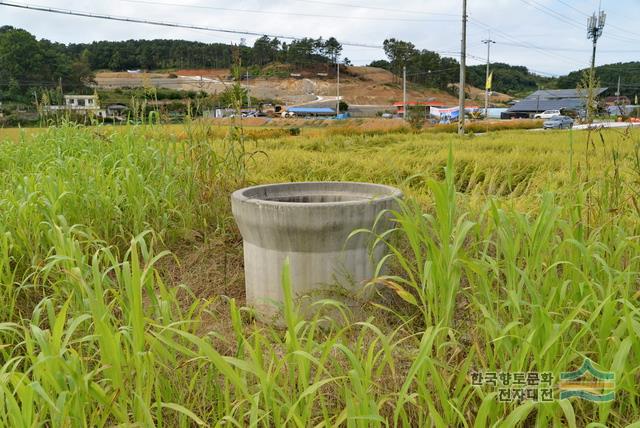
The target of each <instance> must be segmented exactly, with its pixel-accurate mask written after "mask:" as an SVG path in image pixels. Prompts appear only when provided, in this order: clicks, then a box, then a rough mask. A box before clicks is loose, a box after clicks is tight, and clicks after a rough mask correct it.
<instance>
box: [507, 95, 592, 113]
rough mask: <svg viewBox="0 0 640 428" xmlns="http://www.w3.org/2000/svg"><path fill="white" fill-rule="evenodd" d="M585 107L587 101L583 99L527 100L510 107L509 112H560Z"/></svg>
mask: <svg viewBox="0 0 640 428" xmlns="http://www.w3.org/2000/svg"><path fill="white" fill-rule="evenodd" d="M584 106H585V100H583V99H581V98H563V99H553V100H543V99H540V101H538V99H537V98H536V99H529V98H527V99H525V100H522V101H519V102H517V103H516V104H515V105H513V106H511V107H509V110H508V111H509V112H532V113H533V112H539V111H545V110H560V109H563V108H564V109H569V110H575V109H581V108H584Z"/></svg>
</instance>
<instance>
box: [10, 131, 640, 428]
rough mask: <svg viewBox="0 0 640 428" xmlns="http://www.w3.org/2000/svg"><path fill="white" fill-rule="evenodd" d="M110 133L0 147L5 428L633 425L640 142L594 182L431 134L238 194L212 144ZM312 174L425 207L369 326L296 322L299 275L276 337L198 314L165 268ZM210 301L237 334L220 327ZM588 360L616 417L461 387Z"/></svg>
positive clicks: (541, 156)
mask: <svg viewBox="0 0 640 428" xmlns="http://www.w3.org/2000/svg"><path fill="white" fill-rule="evenodd" d="M108 129H109V128H97V129H96V128H94V129H92V128H76V127H70V126H65V127H61V128H55V129H51V130H49V131H48V132H46V133H44V134H42V135H39V136H36V137H34V138H33V139H27V140H25V141H22V142H21V143H20V144H13V143H5V144H2V145H0V183H2V187H1V189H2V190H1V191H0V297H1V298H2V305H1V306H0V315H1V318H0V340H1V343H2V345H1V346H0V426H8V427H33V426H50V427H63V426H64V427H66V426H90V427H107V426H168V427H191V426H221V425H226V426H264V427H271V426H300V427H301V426H305V427H306V426H317V427H323V426H347V427H370V426H380V427H382V426H437V427H448V426H479V427H480V426H505V427H511V426H540V427H543V426H564V425H567V426H586V425H588V424H591V426H602V425H605V426H627V425H631V424H632V423H634V422H636V421H637V420H638V419H639V418H640V397H639V395H638V394H639V392H638V388H637V382H638V379H639V376H640V372H639V367H640V340H639V339H640V309H639V305H638V299H639V297H640V296H639V295H638V284H639V283H638V278H639V272H640V256H639V255H640V241H639V240H638V236H639V234H640V227H639V226H638V224H639V223H638V209H637V198H638V193H637V188H636V186H635V184H636V182H637V179H638V177H639V176H640V168H638V165H640V162H639V161H638V159H639V157H638V155H637V153H638V151H637V150H638V149H637V145H636V144H637V143H635V142H634V141H633V139H634V138H636V137H637V136H636V135H635V134H629V135H627V136H624V137H620V138H619V136H617V134H616V135H614V134H608V135H607V138H608V139H609V141H611V143H610V144H608V145H603V146H602V147H601V148H599V149H597V150H596V151H594V152H593V153H594V154H593V156H598V159H599V160H600V161H599V162H593V163H592V165H597V166H598V167H597V168H596V167H594V168H593V169H592V170H591V171H590V175H589V181H586V180H585V179H584V171H583V170H582V169H581V165H579V164H578V163H579V161H576V165H575V168H574V169H573V170H572V171H569V170H567V167H566V165H567V164H568V159H569V157H568V153H569V152H568V147H565V148H562V149H558V148H557V147H556V145H557V144H558V143H557V141H549V142H540V144H538V143H536V142H533V141H526V140H528V139H530V138H532V137H530V136H529V135H525V134H518V133H507V134H505V135H506V136H507V137H506V138H513V139H521V140H522V141H521V145H517V144H515V143H509V142H507V141H505V139H504V138H503V139H502V140H500V139H499V137H491V139H488V140H487V141H481V140H473V139H471V140H463V141H460V142H457V143H455V144H453V145H452V146H451V147H452V150H451V151H450V149H449V146H450V145H449V142H450V141H451V140H449V138H450V137H442V138H440V137H439V136H437V137H433V138H434V139H432V140H427V139H425V137H424V136H415V135H410V136H409V135H404V134H394V135H393V136H389V135H379V136H368V137H366V136H356V137H349V136H333V137H332V138H331V139H330V140H329V141H325V140H324V139H322V140H321V141H318V140H316V139H313V138H312V139H308V137H300V138H299V139H294V138H289V137H287V138H286V139H284V140H282V141H275V140H264V141H260V142H256V143H255V144H256V146H254V147H255V149H256V150H264V151H265V153H266V156H265V157H259V158H256V160H255V163H252V162H249V163H247V164H246V165H247V168H248V170H247V175H248V176H247V177H245V175H244V172H243V171H239V172H237V171H236V172H234V169H233V166H231V165H230V161H229V160H228V158H227V157H226V155H225V154H226V153H228V151H227V150H228V146H226V145H225V144H228V141H227V142H225V141H224V140H222V139H219V138H217V137H213V136H211V135H210V134H209V135H208V136H207V132H208V131H207V129H199V128H197V127H193V128H191V129H187V130H186V131H185V136H184V137H183V138H179V137H178V136H175V135H171V134H170V133H166V132H163V128H158V127H122V128H118V129H117V131H116V130H114V131H108ZM554 135H555V134H554ZM550 138H552V139H553V138H558V137H556V136H552V137H550ZM614 142H615V144H616V149H615V150H611V147H612V144H613V143H614ZM320 144H323V145H320ZM534 144H538V145H537V146H535V145H534ZM316 145H317V146H316ZM463 145H464V147H463ZM367 148H368V150H366V149H367ZM251 150H253V147H252V148H251ZM536 150H537V151H536ZM576 150H579V148H577V149H576ZM499 151H502V152H504V154H503V158H498V157H496V153H497V152H499ZM391 152H393V153H396V154H398V156H399V157H400V159H401V160H400V161H393V160H392V159H391V157H390V156H389V153H391ZM365 155H366V157H362V156H365ZM564 155H567V156H566V157H563V156H564ZM492 156H493V158H492ZM527 159H528V162H526V160H527ZM562 159H565V160H566V163H565V164H564V167H563V165H562ZM575 159H581V158H580V157H579V156H576V158H575ZM608 159H615V162H614V161H613V160H611V161H608ZM513 160H518V162H516V163H514V164H513V165H514V166H512V167H511V168H510V169H508V168H507V166H506V165H507V164H506V162H510V161H513ZM285 161H286V162H285ZM403 161H406V162H408V165H407V166H406V168H407V170H406V171H405V172H403V173H402V174H400V175H394V174H393V173H392V172H391V169H392V168H393V167H394V166H396V165H400V163H395V162H403ZM325 162H326V163H327V164H325ZM331 162H333V165H329V164H330V163H331ZM385 162H386V163H388V164H390V165H387V166H385ZM492 162H493V165H492ZM502 162H505V163H502ZM367 163H371V164H372V165H369V166H368V167H367ZM265 165H270V166H271V167H272V169H271V170H266V169H265ZM527 165H528V168H529V169H528V170H526V171H525V172H524V173H523V172H522V171H518V170H516V169H517V168H518V167H520V166H524V167H527ZM301 167H305V168H304V169H303V168H301ZM360 167H362V168H360ZM425 171H426V172H425ZM416 173H423V174H422V175H421V176H416ZM518 174H524V178H522V177H520V178H516V177H518ZM299 177H309V178H319V179H324V178H328V177H332V178H333V177H337V178H360V179H368V180H373V181H381V182H387V183H393V184H398V183H400V184H401V185H402V186H403V187H404V189H405V190H407V191H408V193H409V194H410V195H413V197H411V198H410V199H409V200H408V201H406V202H405V203H403V204H402V205H401V208H400V209H399V210H398V211H397V212H394V213H392V216H393V219H394V224H395V228H394V229H393V230H392V231H390V232H389V233H388V234H385V235H384V236H379V237H378V239H380V240H381V241H382V242H384V244H385V245H387V246H388V249H389V254H390V256H389V257H388V258H386V259H385V260H384V265H385V266H386V267H387V268H388V269H387V272H389V273H388V274H386V275H385V276H378V277H377V278H376V279H375V281H376V282H378V283H380V284H383V287H384V288H383V289H382V290H381V292H380V296H379V297H377V298H376V300H375V301H374V302H373V305H372V306H371V307H369V308H368V309H367V311H366V314H367V316H366V318H365V319H364V320H360V321H355V318H354V317H351V315H350V313H349V309H348V308H346V307H343V306H342V305H341V304H340V303H338V302H334V301H324V302H319V303H318V305H324V306H332V307H334V308H336V309H337V313H342V314H344V320H340V322H337V321H336V320H331V319H322V320H321V319H319V317H320V316H321V315H320V314H321V313H322V311H318V315H317V316H316V318H315V319H311V320H306V319H304V318H302V317H301V315H300V314H299V313H298V311H297V307H296V305H295V304H294V300H293V296H292V295H291V284H290V282H289V276H288V269H287V268H285V270H284V272H283V281H282V283H283V287H284V291H285V296H286V299H285V302H284V306H283V317H284V320H285V323H284V324H285V325H286V328H285V329H283V330H278V329H274V328H271V327H269V326H265V325H261V324H259V323H256V322H255V321H254V320H253V317H252V314H251V311H250V310H249V309H247V308H244V307H242V302H241V301H239V300H236V299H231V298H227V297H224V296H217V297H215V298H213V299H212V300H203V299H200V298H198V296H195V295H193V294H192V292H191V291H190V290H189V287H188V284H176V283H174V282H173V281H172V279H171V277H169V276H167V275H165V272H164V271H163V270H162V269H161V268H160V266H159V263H160V261H161V260H162V259H163V258H166V257H171V256H170V255H169V253H168V252H167V251H166V250H167V249H171V248H172V247H173V246H174V245H177V244H179V243H180V241H181V240H182V239H184V237H185V235H187V236H191V235H192V234H193V232H194V231H195V232H198V234H199V235H200V236H203V238H202V239H206V238H207V236H212V237H217V236H221V235H224V236H227V235H234V234H235V232H234V229H233V228H232V226H231V225H230V219H229V211H228V205H227V203H228V202H227V198H228V192H229V191H230V190H231V189H233V188H235V187H237V186H240V185H242V183H243V182H244V180H246V179H249V180H251V179H253V180H256V181H264V180H272V179H273V180H277V181H283V180H287V179H289V178H299ZM509 180H511V182H509ZM518 180H524V181H518ZM505 182H507V183H508V184H503V183H505ZM522 182H526V185H522V184H520V183H522ZM403 183H404V184H403ZM509 186H510V187H509ZM505 189H507V190H508V191H507V190H505ZM588 196H589V197H588ZM588 200H590V201H591V202H590V203H587V201H588ZM587 212H589V224H588V225H587V224H586V219H587ZM587 226H588V231H587ZM150 231H153V232H150ZM587 232H588V233H587ZM189 239H190V238H189ZM196 245H198V243H196ZM220 305H222V307H224V308H225V309H224V311H225V312H224V313H225V316H226V318H227V319H226V320H223V322H222V324H223V325H224V326H225V328H212V327H211V324H210V323H209V322H208V320H210V319H211V318H214V317H217V318H219V317H220V315H219V314H220V312H219V310H220ZM214 306H215V312H214ZM332 312H336V311H335V310H334V311H332ZM216 325H218V326H219V325H221V323H217V324H216ZM584 357H589V358H591V359H592V360H593V361H594V362H596V363H597V365H598V366H599V367H600V368H602V369H603V370H606V371H613V372H614V373H615V374H616V400H615V401H614V402H612V403H608V404H594V403H589V402H585V401H579V400H576V399H572V400H563V401H555V402H553V403H544V404H543V403H536V402H531V401H524V402H519V403H510V404H504V403H500V402H498V400H497V397H496V391H495V390H492V389H489V388H479V387H474V386H472V384H471V373H472V372H477V371H480V372H481V371H512V372H516V371H520V372H527V371H539V372H544V371H550V372H553V373H554V374H555V375H556V377H557V376H558V375H559V373H560V372H561V371H567V370H573V369H575V368H577V367H578V366H579V365H580V364H581V362H582V359H583V358H584Z"/></svg>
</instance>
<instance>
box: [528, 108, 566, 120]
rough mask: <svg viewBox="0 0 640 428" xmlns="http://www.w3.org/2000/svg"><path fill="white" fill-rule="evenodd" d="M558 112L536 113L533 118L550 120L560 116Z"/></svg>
mask: <svg viewBox="0 0 640 428" xmlns="http://www.w3.org/2000/svg"><path fill="white" fill-rule="evenodd" d="M560 115H561V113H560V110H545V111H543V112H542V113H538V114H536V115H534V116H533V118H534V119H551V118H552V117H556V116H560Z"/></svg>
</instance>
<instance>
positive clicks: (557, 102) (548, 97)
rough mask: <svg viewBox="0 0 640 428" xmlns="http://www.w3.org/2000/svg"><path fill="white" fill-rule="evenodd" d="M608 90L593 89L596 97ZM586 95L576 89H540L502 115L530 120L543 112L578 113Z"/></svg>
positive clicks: (582, 108) (582, 106) (584, 102)
mask: <svg viewBox="0 0 640 428" xmlns="http://www.w3.org/2000/svg"><path fill="white" fill-rule="evenodd" d="M607 89H608V88H597V89H595V96H596V97H598V96H600V95H602V94H603V93H604V92H606V91H607ZM586 101H587V93H586V91H578V90H577V89H540V90H538V91H535V92H534V93H532V94H531V95H529V96H528V97H526V98H525V99H523V100H521V101H518V102H517V103H515V104H514V105H512V106H511V107H509V109H508V110H507V111H506V112H505V113H503V117H504V118H530V117H533V115H535V114H536V113H542V112H543V111H545V110H571V111H579V110H584V109H585V108H586Z"/></svg>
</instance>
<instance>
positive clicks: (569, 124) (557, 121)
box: [542, 116, 573, 129]
mask: <svg viewBox="0 0 640 428" xmlns="http://www.w3.org/2000/svg"><path fill="white" fill-rule="evenodd" d="M542 127H543V128H544V129H565V128H569V129H571V128H573V119H571V118H570V117H568V116H554V117H552V118H551V119H547V120H545V121H544V123H543V124H542Z"/></svg>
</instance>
